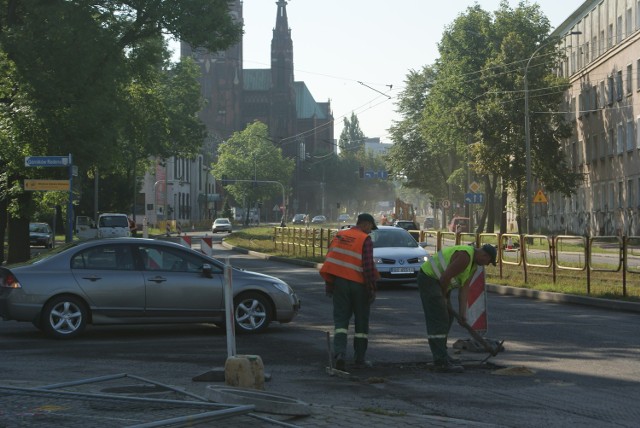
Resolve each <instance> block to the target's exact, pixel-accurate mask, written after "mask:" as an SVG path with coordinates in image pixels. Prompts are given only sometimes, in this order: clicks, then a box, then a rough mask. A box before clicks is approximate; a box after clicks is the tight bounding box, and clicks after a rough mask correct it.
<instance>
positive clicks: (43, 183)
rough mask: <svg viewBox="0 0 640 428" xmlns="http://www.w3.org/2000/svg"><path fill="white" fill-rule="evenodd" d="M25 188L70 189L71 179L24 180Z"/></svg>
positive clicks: (29, 189)
mask: <svg viewBox="0 0 640 428" xmlns="http://www.w3.org/2000/svg"><path fill="white" fill-rule="evenodd" d="M24 190H28V191H31V190H64V191H67V190H69V180H28V179H27V180H24Z"/></svg>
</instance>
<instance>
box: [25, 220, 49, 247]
mask: <svg viewBox="0 0 640 428" xmlns="http://www.w3.org/2000/svg"><path fill="white" fill-rule="evenodd" d="M53 240H54V238H53V230H51V227H50V226H49V224H48V223H29V243H30V244H31V245H33V246H42V247H45V248H51V247H53Z"/></svg>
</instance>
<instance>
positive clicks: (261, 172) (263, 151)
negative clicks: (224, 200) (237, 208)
mask: <svg viewBox="0 0 640 428" xmlns="http://www.w3.org/2000/svg"><path fill="white" fill-rule="evenodd" d="M294 162H295V161H294V160H293V159H289V158H285V157H283V155H282V149H280V148H279V147H276V146H275V145H274V144H273V143H272V141H271V140H270V139H269V131H268V128H267V125H265V124H264V123H262V122H258V121H256V122H253V123H252V124H250V125H248V126H247V127H246V128H245V129H244V130H242V131H240V132H235V133H234V134H233V135H232V136H231V138H229V139H228V140H227V141H225V142H224V143H222V144H220V146H219V147H218V160H217V162H216V163H215V164H214V165H212V169H213V173H214V175H215V176H216V177H225V178H226V180H228V182H226V181H223V183H222V185H223V186H224V188H225V190H226V191H227V192H228V193H229V194H230V195H231V196H233V198H234V199H235V200H236V201H237V202H239V203H243V204H244V206H245V207H247V208H248V207H249V206H251V202H258V201H262V202H265V201H267V200H274V199H275V200H277V201H279V202H280V199H281V196H280V195H282V187H281V186H279V185H278V184H275V183H264V182H265V181H275V182H278V183H282V186H284V187H285V189H286V190H288V189H287V187H288V186H287V183H289V181H290V180H291V177H292V175H293V169H294V166H295V163H294ZM234 180H237V181H235V182H234ZM286 190H285V191H286ZM247 213H248V210H247Z"/></svg>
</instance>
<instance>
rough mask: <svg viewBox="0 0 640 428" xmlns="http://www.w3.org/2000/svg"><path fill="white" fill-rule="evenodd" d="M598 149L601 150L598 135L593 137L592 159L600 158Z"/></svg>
mask: <svg viewBox="0 0 640 428" xmlns="http://www.w3.org/2000/svg"><path fill="white" fill-rule="evenodd" d="M598 150H600V143H599V142H598V136H597V135H594V136H593V137H591V159H592V160H594V161H596V160H598V157H599V156H598Z"/></svg>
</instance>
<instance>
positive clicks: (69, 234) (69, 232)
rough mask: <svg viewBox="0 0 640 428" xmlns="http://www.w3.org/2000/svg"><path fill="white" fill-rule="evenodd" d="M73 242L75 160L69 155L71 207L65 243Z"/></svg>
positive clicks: (68, 213) (69, 208) (68, 211)
mask: <svg viewBox="0 0 640 428" xmlns="http://www.w3.org/2000/svg"><path fill="white" fill-rule="evenodd" d="M71 241H73V160H72V157H71V153H69V207H68V208H67V237H66V240H65V242H71Z"/></svg>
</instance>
